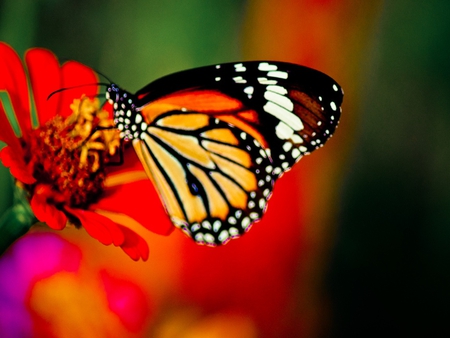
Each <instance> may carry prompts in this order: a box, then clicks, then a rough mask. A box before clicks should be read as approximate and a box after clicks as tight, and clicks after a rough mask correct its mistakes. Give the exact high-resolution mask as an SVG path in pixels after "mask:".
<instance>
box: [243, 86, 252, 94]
mask: <svg viewBox="0 0 450 338" xmlns="http://www.w3.org/2000/svg"><path fill="white" fill-rule="evenodd" d="M254 90H255V88H253V87H252V86H248V87H245V88H244V93H245V94H247V95H252V94H253V92H254Z"/></svg>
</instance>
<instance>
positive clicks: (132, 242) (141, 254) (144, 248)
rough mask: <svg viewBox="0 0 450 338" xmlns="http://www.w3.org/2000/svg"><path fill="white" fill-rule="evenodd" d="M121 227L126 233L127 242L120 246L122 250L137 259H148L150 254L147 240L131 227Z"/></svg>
mask: <svg viewBox="0 0 450 338" xmlns="http://www.w3.org/2000/svg"><path fill="white" fill-rule="evenodd" d="M121 228H122V231H123V232H124V234H125V242H124V243H123V244H122V245H121V246H120V247H121V248H122V250H123V251H125V253H126V254H127V255H128V256H130V257H131V259H133V260H135V261H137V260H139V259H140V258H142V260H144V261H146V260H147V259H148V255H149V249H148V245H147V242H146V241H144V239H143V238H142V237H141V236H139V235H138V234H136V233H135V232H133V231H131V230H130V229H128V228H126V227H124V226H121Z"/></svg>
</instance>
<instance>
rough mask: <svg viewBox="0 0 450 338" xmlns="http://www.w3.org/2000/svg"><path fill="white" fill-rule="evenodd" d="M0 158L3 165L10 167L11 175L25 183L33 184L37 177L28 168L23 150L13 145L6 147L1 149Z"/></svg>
mask: <svg viewBox="0 0 450 338" xmlns="http://www.w3.org/2000/svg"><path fill="white" fill-rule="evenodd" d="M0 159H1V160H2V162H3V165H4V166H5V167H7V168H9V171H10V172H11V175H13V176H14V177H15V178H17V179H18V180H19V181H21V182H22V183H25V184H33V183H34V182H36V179H35V178H34V177H33V175H32V174H31V173H30V172H29V171H28V170H27V167H26V165H25V162H24V160H23V157H22V154H21V152H17V151H15V150H14V149H13V148H11V147H4V148H3V149H2V150H0Z"/></svg>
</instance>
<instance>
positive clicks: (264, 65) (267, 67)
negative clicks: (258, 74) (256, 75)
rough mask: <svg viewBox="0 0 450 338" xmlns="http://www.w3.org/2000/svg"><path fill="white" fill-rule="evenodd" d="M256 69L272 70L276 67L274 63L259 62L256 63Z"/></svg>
mask: <svg viewBox="0 0 450 338" xmlns="http://www.w3.org/2000/svg"><path fill="white" fill-rule="evenodd" d="M258 69H259V70H262V71H274V70H277V69H278V68H277V66H276V65H271V64H269V63H268V62H261V63H260V64H259V65H258Z"/></svg>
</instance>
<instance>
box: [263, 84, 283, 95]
mask: <svg viewBox="0 0 450 338" xmlns="http://www.w3.org/2000/svg"><path fill="white" fill-rule="evenodd" d="M266 90H269V91H271V92H274V93H278V94H281V95H286V94H287V93H288V91H287V89H286V88H284V87H281V86H274V85H271V86H267V87H266Z"/></svg>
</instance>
